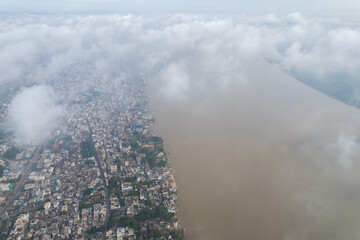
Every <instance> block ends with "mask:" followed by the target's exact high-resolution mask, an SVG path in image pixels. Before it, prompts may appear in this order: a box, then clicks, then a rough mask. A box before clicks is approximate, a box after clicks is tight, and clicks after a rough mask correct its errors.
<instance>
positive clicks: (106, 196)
mask: <svg viewBox="0 0 360 240" xmlns="http://www.w3.org/2000/svg"><path fill="white" fill-rule="evenodd" d="M86 123H87V125H88V128H89V131H90V139H91V143H92V146H93V148H94V149H96V148H95V144H94V141H93V139H92V134H93V131H92V128H91V126H90V123H89V120H86ZM95 152H96V151H95ZM94 157H95V160H96V162H97V166H98V168H99V171H100V176H101V179H102V181H103V184H104V191H105V204H106V217H105V224H104V225H105V228H106V226H107V224H108V222H109V219H110V214H111V202H110V196H109V190H108V187H107V184H106V179H105V175H104V170H103V169H102V167H101V162H100V159H99V155H98V154H97V152H96V154H95V156H94ZM103 239H105V232H104V234H103Z"/></svg>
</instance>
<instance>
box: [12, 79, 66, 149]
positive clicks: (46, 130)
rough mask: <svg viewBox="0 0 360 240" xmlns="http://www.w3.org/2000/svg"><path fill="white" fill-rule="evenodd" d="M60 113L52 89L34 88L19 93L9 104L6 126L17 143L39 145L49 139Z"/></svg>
mask: <svg viewBox="0 0 360 240" xmlns="http://www.w3.org/2000/svg"><path fill="white" fill-rule="evenodd" d="M62 112H63V109H62V107H61V106H59V105H58V104H57V103H56V97H55V94H54V91H53V90H52V88H50V87H48V86H43V85H40V86H34V87H31V88H26V89H24V90H22V91H20V93H18V95H17V96H16V97H15V98H14V100H13V101H12V102H11V105H10V108H9V112H8V115H9V118H8V124H9V126H10V127H11V128H13V129H14V130H15V136H16V140H17V141H18V142H19V143H22V144H39V143H43V142H44V141H46V140H47V139H49V138H50V137H51V134H52V133H53V131H54V130H55V128H56V126H57V125H58V121H59V118H60V117H61V114H62Z"/></svg>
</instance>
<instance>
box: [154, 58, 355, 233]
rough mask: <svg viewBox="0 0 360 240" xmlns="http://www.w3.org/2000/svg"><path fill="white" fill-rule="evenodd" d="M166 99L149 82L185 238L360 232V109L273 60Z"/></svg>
mask: <svg viewBox="0 0 360 240" xmlns="http://www.w3.org/2000/svg"><path fill="white" fill-rule="evenodd" d="M246 69H247V70H246V73H245V74H246V79H247V81H245V83H238V82H236V81H233V82H231V83H229V84H228V85H227V86H225V87H219V86H218V85H216V84H215V83H210V82H209V83H208V84H205V85H202V87H201V88H199V87H194V88H190V89H189V90H188V91H187V92H186V97H185V98H182V99H172V98H167V97H165V96H163V95H162V94H161V92H160V91H159V87H158V86H159V85H161V83H162V82H161V81H160V80H159V79H157V77H154V78H153V79H152V80H150V82H149V83H150V84H148V89H147V91H148V94H149V96H150V100H151V101H150V102H151V109H152V111H153V112H154V116H155V121H156V125H155V129H156V131H157V132H158V133H159V134H160V135H161V136H163V138H164V141H165V148H166V150H167V151H168V152H169V157H170V162H171V164H172V166H173V168H174V169H175V178H176V181H177V184H178V189H179V205H180V206H179V207H180V213H179V216H180V219H181V221H182V225H183V226H184V227H185V228H186V229H187V232H186V239H201V240H205V239H206V240H207V239H208V240H212V239H219V240H220V239H252V240H255V239H268V240H271V239H274V240H279V239H286V240H292V239H314V240H315V239H317V240H319V239H327V240H329V239H360V204H359V203H360V174H358V173H359V170H360V164H359V158H358V157H356V156H359V155H358V154H359V153H360V147H359V146H360V145H359V144H360V139H359V137H358V136H359V133H360V132H359V130H360V128H359V124H360V113H359V111H358V110H357V109H355V108H352V107H349V106H347V105H345V104H343V103H340V102H338V101H336V100H334V99H331V98H329V97H327V96H325V95H323V94H321V93H319V92H317V91H315V90H313V89H311V88H309V87H307V86H305V85H303V84H301V83H299V82H298V81H296V80H295V79H293V78H291V77H289V76H288V75H286V74H284V73H282V72H280V71H279V70H277V69H276V68H274V67H272V66H271V65H269V64H266V65H265V66H264V67H263V68H262V69H261V71H258V69H255V68H252V67H251V66H247V68H246Z"/></svg>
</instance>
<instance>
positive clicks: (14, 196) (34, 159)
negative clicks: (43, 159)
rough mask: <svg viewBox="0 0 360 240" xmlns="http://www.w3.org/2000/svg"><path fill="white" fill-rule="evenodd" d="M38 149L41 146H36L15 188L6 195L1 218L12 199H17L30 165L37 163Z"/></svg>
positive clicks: (3, 217) (4, 215) (0, 214)
mask: <svg viewBox="0 0 360 240" xmlns="http://www.w3.org/2000/svg"><path fill="white" fill-rule="evenodd" d="M40 150H41V147H38V148H37V149H36V150H35V154H34V156H33V157H32V158H31V159H30V160H29V161H28V163H27V164H26V165H25V167H24V168H23V169H22V171H21V178H20V180H19V182H18V183H17V184H16V187H15V189H13V191H12V192H11V194H10V195H9V196H8V197H7V199H6V202H5V205H4V207H3V209H1V211H0V217H1V218H2V219H5V218H6V217H7V216H6V213H5V212H6V211H9V210H10V209H11V208H12V204H13V203H14V200H15V199H17V197H18V196H19V193H20V192H21V189H22V188H23V186H24V184H25V181H26V179H28V177H29V174H30V172H31V167H32V165H33V164H37V161H38V160H39V156H40Z"/></svg>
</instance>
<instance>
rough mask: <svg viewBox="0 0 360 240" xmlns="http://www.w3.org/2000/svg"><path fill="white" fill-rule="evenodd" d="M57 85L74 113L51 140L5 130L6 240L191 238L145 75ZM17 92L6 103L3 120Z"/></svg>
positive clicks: (1, 149) (0, 145)
mask: <svg viewBox="0 0 360 240" xmlns="http://www.w3.org/2000/svg"><path fill="white" fill-rule="evenodd" d="M69 75H71V73H69ZM69 79H71V80H69ZM84 84H85V85H86V87H84ZM52 87H53V89H54V91H55V92H56V94H58V95H60V96H63V99H62V101H63V103H62V104H63V105H64V106H66V111H65V113H66V114H65V116H64V117H63V119H62V124H60V125H59V127H58V129H57V130H56V131H55V132H54V133H53V135H52V136H53V138H52V139H51V140H49V141H48V142H47V143H45V144H42V145H41V144H36V145H35V144H34V145H31V144H28V145H24V144H18V143H17V142H16V140H15V138H14V137H13V134H12V132H11V131H8V130H7V129H4V130H2V131H1V132H0V138H1V140H0V165H1V166H0V168H1V169H0V174H1V175H0V176H1V178H0V204H1V205H0V206H1V209H0V214H1V218H2V223H1V237H2V239H123V240H125V239H128V240H129V239H182V238H183V229H182V227H181V226H180V224H179V220H178V218H177V216H176V213H177V205H176V200H177V189H176V183H175V179H174V173H173V171H172V169H171V168H170V167H169V164H168V160H167V154H166V151H165V150H164V147H163V140H162V138H161V137H160V136H157V135H156V134H154V132H153V123H154V118H153V116H152V114H151V113H150V111H149V109H148V99H147V98H146V96H145V93H144V82H143V80H142V79H141V78H138V77H132V78H126V79H122V80H118V81H114V82H112V83H111V84H103V82H96V81H92V80H89V81H78V79H76V78H70V77H69V76H65V77H64V79H63V80H61V79H60V80H59V81H56V82H55V83H52ZM12 92H16V90H13V91H12ZM12 92H10V93H9V94H6V96H5V95H4V94H3V95H4V96H3V95H2V96H3V98H2V99H1V100H0V101H1V109H0V118H1V121H4V119H5V118H6V111H7V109H8V107H9V103H10V102H11V99H12V97H13V93H12Z"/></svg>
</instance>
